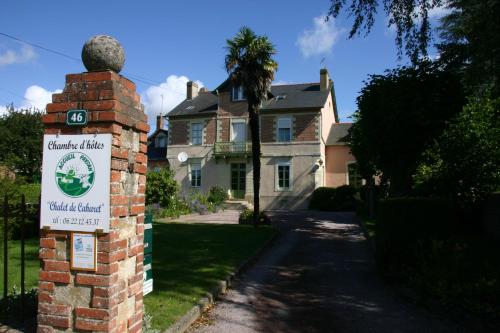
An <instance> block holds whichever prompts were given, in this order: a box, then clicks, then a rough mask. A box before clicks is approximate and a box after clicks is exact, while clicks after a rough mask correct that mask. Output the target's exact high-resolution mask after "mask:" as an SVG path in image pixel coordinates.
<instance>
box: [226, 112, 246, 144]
mask: <svg viewBox="0 0 500 333" xmlns="http://www.w3.org/2000/svg"><path fill="white" fill-rule="evenodd" d="M241 123H243V124H245V139H244V140H243V141H241V142H246V141H247V139H248V128H247V127H248V125H247V120H246V119H245V118H235V119H232V118H231V122H230V126H229V131H230V133H229V138H230V139H231V140H230V141H231V142H234V138H233V124H241Z"/></svg>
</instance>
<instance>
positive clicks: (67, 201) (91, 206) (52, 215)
mask: <svg viewBox="0 0 500 333" xmlns="http://www.w3.org/2000/svg"><path fill="white" fill-rule="evenodd" d="M110 172H111V134H82V135H50V134H46V135H44V137H43V164H42V198H41V218H40V228H43V227H50V229H52V230H71V231H86V232H95V231H101V232H109V202H110V199H109V198H110V197H109V187H110V185H109V184H110Z"/></svg>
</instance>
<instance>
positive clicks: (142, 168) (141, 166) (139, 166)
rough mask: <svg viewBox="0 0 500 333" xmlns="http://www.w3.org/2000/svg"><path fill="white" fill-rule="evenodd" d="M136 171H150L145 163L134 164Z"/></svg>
mask: <svg viewBox="0 0 500 333" xmlns="http://www.w3.org/2000/svg"><path fill="white" fill-rule="evenodd" d="M134 172H137V173H140V174H143V175H144V174H146V172H148V168H147V167H146V165H144V164H139V163H135V164H134Z"/></svg>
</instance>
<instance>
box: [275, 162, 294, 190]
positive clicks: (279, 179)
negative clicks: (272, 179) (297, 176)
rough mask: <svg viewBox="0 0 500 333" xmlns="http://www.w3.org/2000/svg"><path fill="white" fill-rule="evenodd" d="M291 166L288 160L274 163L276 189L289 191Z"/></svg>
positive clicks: (290, 187)
mask: <svg viewBox="0 0 500 333" xmlns="http://www.w3.org/2000/svg"><path fill="white" fill-rule="evenodd" d="M291 177H292V167H291V163H290V161H287V162H278V163H277V164H276V190H278V191H289V190H291V189H292V180H291Z"/></svg>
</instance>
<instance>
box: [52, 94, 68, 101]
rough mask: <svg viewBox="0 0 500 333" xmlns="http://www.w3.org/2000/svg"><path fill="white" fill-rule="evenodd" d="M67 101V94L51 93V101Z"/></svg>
mask: <svg viewBox="0 0 500 333" xmlns="http://www.w3.org/2000/svg"><path fill="white" fill-rule="evenodd" d="M66 102H68V94H65V93H62V94H52V103H66Z"/></svg>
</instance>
